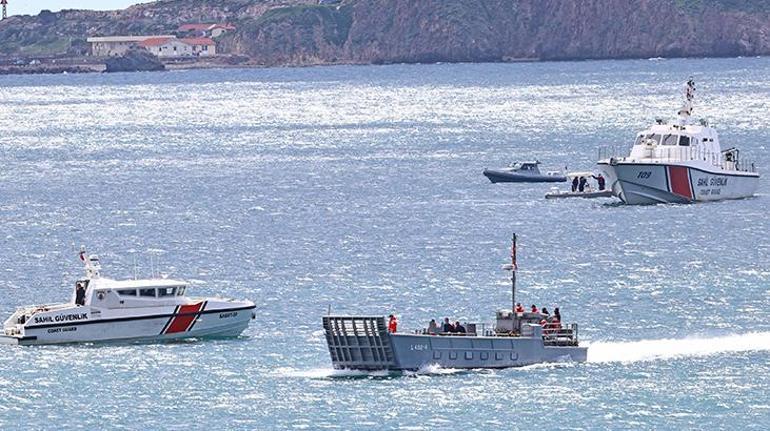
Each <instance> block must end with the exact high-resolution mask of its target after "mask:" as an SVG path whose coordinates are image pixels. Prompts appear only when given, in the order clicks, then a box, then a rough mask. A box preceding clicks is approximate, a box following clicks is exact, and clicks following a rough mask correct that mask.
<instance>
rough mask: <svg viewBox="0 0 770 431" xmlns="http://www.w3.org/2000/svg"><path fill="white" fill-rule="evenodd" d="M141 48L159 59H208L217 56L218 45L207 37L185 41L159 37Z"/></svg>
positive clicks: (145, 41)
mask: <svg viewBox="0 0 770 431" xmlns="http://www.w3.org/2000/svg"><path fill="white" fill-rule="evenodd" d="M139 46H141V47H144V48H145V49H146V50H148V51H150V52H151V53H153V54H155V55H157V56H158V57H208V56H212V55H216V44H215V43H214V41H213V40H211V39H209V38H206V37H196V38H185V39H177V38H175V37H170V38H168V37H167V38H160V37H159V38H152V39H147V40H144V41H142V42H141V43H140V44H139Z"/></svg>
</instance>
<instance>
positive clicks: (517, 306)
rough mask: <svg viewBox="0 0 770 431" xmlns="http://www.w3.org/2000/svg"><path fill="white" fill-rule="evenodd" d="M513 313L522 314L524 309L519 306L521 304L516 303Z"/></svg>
mask: <svg viewBox="0 0 770 431" xmlns="http://www.w3.org/2000/svg"><path fill="white" fill-rule="evenodd" d="M515 312H516V313H523V312H524V307H522V306H521V302H517V303H516V310H515Z"/></svg>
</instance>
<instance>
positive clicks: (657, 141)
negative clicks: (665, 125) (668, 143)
mask: <svg viewBox="0 0 770 431" xmlns="http://www.w3.org/2000/svg"><path fill="white" fill-rule="evenodd" d="M666 136H671V135H666ZM660 138H661V136H660V135H659V134H657V133H652V134H650V133H646V134H640V135H639V136H637V137H636V141H635V142H634V145H643V144H646V143H647V141H648V140H650V139H651V140H652V141H653V142H654V144H655V145H660Z"/></svg>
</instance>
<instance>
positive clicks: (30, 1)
mask: <svg viewBox="0 0 770 431" xmlns="http://www.w3.org/2000/svg"><path fill="white" fill-rule="evenodd" d="M148 1H149V0H8V15H37V14H38V13H39V12H40V11H41V10H43V9H48V10H52V11H58V10H62V9H97V10H110V9H123V8H125V7H127V6H130V5H132V4H136V3H147V2H148Z"/></svg>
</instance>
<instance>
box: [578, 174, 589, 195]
mask: <svg viewBox="0 0 770 431" xmlns="http://www.w3.org/2000/svg"><path fill="white" fill-rule="evenodd" d="M587 182H588V180H586V177H580V181H579V182H578V191H579V192H581V193H582V192H583V191H584V190H585V189H586V183H587Z"/></svg>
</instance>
